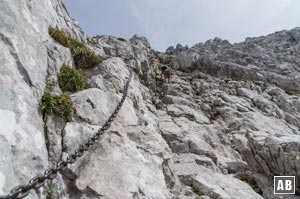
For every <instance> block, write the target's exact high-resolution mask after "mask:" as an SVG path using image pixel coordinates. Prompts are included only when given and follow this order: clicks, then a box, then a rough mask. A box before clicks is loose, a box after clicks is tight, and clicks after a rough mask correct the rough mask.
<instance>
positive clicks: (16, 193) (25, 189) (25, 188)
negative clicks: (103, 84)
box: [0, 68, 132, 199]
mask: <svg viewBox="0 0 300 199" xmlns="http://www.w3.org/2000/svg"><path fill="white" fill-rule="evenodd" d="M131 77H132V68H130V72H129V77H128V79H127V81H126V83H125V85H124V90H123V95H122V98H121V101H120V102H119V104H118V106H117V107H116V109H115V110H114V112H113V113H112V114H111V115H110V117H109V118H108V119H107V120H106V122H105V123H104V124H103V126H102V127H101V128H100V129H99V130H98V131H97V133H95V134H94V135H93V136H91V137H89V138H88V140H87V142H86V143H84V144H81V145H79V147H78V148H77V149H76V150H75V151H74V152H73V153H71V154H70V155H68V156H67V160H66V161H64V160H61V161H59V162H57V163H56V164H55V166H54V167H53V168H49V169H47V170H46V171H45V172H44V175H39V176H35V177H34V178H32V179H31V180H29V182H28V184H27V185H19V186H17V187H15V188H14V189H12V190H11V191H10V193H9V194H8V195H5V196H0V199H20V198H24V197H26V196H27V195H28V194H29V192H30V191H31V189H39V188H40V187H42V186H43V185H44V184H45V182H46V180H52V179H54V178H55V177H56V176H57V173H58V172H61V171H62V170H64V169H65V168H66V167H67V166H68V165H69V164H73V163H74V162H75V161H76V160H77V159H78V158H80V157H82V156H83V155H84V153H85V152H87V151H88V150H89V149H90V148H91V147H92V146H93V145H94V144H95V142H96V141H97V140H99V138H100V136H101V135H102V134H103V133H104V131H105V130H107V129H108V128H109V127H110V126H111V123H112V122H113V120H114V119H115V118H116V116H117V114H118V112H119V111H120V109H121V107H122V105H123V103H124V101H125V99H126V97H127V92H128V87H129V83H130V80H131Z"/></svg>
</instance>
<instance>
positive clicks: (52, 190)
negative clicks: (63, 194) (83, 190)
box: [43, 183, 58, 199]
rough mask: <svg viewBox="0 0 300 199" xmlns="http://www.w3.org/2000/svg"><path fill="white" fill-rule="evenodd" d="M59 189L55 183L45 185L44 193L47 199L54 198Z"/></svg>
mask: <svg viewBox="0 0 300 199" xmlns="http://www.w3.org/2000/svg"><path fill="white" fill-rule="evenodd" d="M57 191H58V190H57V187H56V186H55V185H54V184H52V183H48V184H47V185H45V186H44V192H43V193H44V194H45V195H46V198H47V199H54V198H55V197H56V195H57Z"/></svg>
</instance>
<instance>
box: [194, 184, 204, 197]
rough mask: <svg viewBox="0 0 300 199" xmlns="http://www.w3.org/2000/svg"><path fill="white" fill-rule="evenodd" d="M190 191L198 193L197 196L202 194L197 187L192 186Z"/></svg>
mask: <svg viewBox="0 0 300 199" xmlns="http://www.w3.org/2000/svg"><path fill="white" fill-rule="evenodd" d="M192 191H193V192H194V193H195V194H196V195H198V196H202V195H203V192H202V191H200V190H199V189H198V188H196V187H195V186H192Z"/></svg>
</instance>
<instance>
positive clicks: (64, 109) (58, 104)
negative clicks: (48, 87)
mask: <svg viewBox="0 0 300 199" xmlns="http://www.w3.org/2000/svg"><path fill="white" fill-rule="evenodd" d="M40 108H41V109H42V113H43V115H44V116H45V115H46V114H51V113H54V114H56V115H59V116H63V117H68V116H69V115H70V114H71V113H72V112H73V111H74V104H73V102H72V100H71V98H70V96H69V95H67V94H65V93H63V94H61V95H54V96H52V95H51V94H50V93H49V92H48V91H46V92H45V93H44V95H43V97H42V99H41V102H40Z"/></svg>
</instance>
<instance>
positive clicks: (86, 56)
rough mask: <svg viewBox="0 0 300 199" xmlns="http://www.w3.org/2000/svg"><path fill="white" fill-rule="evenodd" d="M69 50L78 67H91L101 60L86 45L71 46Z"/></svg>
mask: <svg viewBox="0 0 300 199" xmlns="http://www.w3.org/2000/svg"><path fill="white" fill-rule="evenodd" d="M71 51H72V55H73V59H74V62H75V64H76V66H79V67H80V68H92V67H94V66H96V65H97V64H99V63H101V62H102V61H103V60H102V58H100V57H99V56H97V55H96V54H95V53H94V52H93V51H91V50H90V49H88V48H86V47H71Z"/></svg>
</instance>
